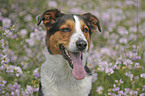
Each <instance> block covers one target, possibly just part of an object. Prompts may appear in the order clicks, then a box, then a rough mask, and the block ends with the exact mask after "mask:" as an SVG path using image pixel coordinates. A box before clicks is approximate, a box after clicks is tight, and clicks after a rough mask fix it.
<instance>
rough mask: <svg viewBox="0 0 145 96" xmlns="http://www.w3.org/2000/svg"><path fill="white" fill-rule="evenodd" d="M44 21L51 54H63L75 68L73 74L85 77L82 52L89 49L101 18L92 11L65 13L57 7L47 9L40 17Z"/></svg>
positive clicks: (39, 20)
mask: <svg viewBox="0 0 145 96" xmlns="http://www.w3.org/2000/svg"><path fill="white" fill-rule="evenodd" d="M41 21H43V24H44V26H45V29H46V32H47V35H46V45H47V48H48V50H49V52H50V53H51V54H54V55H55V54H61V55H62V56H63V57H64V58H65V59H66V60H67V61H68V63H69V65H70V67H71V68H72V69H73V72H72V73H73V75H74V77H75V78H76V79H78V80H80V79H83V78H84V77H85V74H86V73H85V70H84V67H83V64H82V61H81V60H82V54H83V52H86V51H88V50H89V47H90V40H91V37H92V34H93V33H94V31H95V30H96V29H97V28H98V30H99V31H100V32H101V28H100V24H99V20H98V18H97V17H95V16H94V15H92V14H90V13H86V14H81V15H80V14H64V13H61V12H60V11H59V10H57V9H51V10H47V11H45V12H44V13H43V14H42V15H41V16H39V17H38V24H37V25H39V24H40V23H41Z"/></svg>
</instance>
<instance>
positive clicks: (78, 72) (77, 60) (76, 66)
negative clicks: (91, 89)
mask: <svg viewBox="0 0 145 96" xmlns="http://www.w3.org/2000/svg"><path fill="white" fill-rule="evenodd" d="M59 49H60V51H61V53H62V55H63V57H64V58H65V59H66V60H67V61H68V64H69V66H70V67H71V68H72V74H73V76H74V78H76V79H77V80H81V79H83V78H84V77H85V76H86V71H85V69H84V66H83V63H82V59H83V54H82V52H70V51H68V50H67V49H66V48H65V47H64V46H63V45H62V44H60V45H59Z"/></svg>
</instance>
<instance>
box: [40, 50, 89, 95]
mask: <svg viewBox="0 0 145 96" xmlns="http://www.w3.org/2000/svg"><path fill="white" fill-rule="evenodd" d="M45 55H46V61H45V62H44V63H43V64H42V67H41V84H42V92H43V94H44V96H88V94H89V93H90V90H91V87H92V76H86V77H85V78H84V79H82V80H76V79H75V78H74V77H73V75H72V69H71V68H70V67H69V65H68V64H67V61H66V60H65V59H64V58H63V56H62V55H51V54H49V53H48V52H45ZM85 57H86V56H84V58H85ZM84 60H85V59H84Z"/></svg>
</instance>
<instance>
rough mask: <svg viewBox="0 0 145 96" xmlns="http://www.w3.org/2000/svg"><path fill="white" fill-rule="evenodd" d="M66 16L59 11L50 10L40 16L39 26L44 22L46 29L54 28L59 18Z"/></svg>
mask: <svg viewBox="0 0 145 96" xmlns="http://www.w3.org/2000/svg"><path fill="white" fill-rule="evenodd" d="M63 15H64V14H63V13H61V12H60V11H59V10H58V9H50V10H47V11H45V12H44V13H43V14H42V15H40V16H38V23H37V25H39V24H40V23H41V21H43V24H44V25H45V27H46V28H47V27H52V25H53V24H54V23H55V22H56V20H57V18H58V17H61V16H63Z"/></svg>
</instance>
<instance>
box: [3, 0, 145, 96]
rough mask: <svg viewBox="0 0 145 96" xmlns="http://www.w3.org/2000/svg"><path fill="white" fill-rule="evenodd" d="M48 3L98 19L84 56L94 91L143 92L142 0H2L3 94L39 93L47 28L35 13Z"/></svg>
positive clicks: (110, 94)
mask: <svg viewBox="0 0 145 96" xmlns="http://www.w3.org/2000/svg"><path fill="white" fill-rule="evenodd" d="M52 8H57V9H59V10H61V11H63V12H64V13H79V14H80V13H87V12H90V13H92V14H94V15H95V16H97V17H98V19H99V20H100V23H101V28H102V30H103V31H102V32H99V31H98V30H96V33H95V34H94V36H93V39H92V44H91V49H90V54H89V55H90V56H89V58H88V67H89V68H90V69H91V70H92V73H93V88H92V95H93V96H145V0H0V95H1V96H37V95H38V90H39V81H40V76H39V72H40V67H41V64H42V63H43V62H44V60H45V57H44V47H45V34H46V32H45V29H44V26H43V25H42V24H41V25H40V26H37V20H36V17H37V16H38V15H40V14H42V13H43V12H44V11H45V10H48V9H52Z"/></svg>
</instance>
